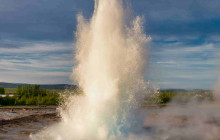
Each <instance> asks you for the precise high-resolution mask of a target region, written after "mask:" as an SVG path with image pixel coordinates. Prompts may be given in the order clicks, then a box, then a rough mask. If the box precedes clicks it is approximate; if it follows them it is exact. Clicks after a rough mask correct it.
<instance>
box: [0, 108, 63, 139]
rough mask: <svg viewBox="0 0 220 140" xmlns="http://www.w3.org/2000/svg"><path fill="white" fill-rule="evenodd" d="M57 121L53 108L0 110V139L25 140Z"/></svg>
mask: <svg viewBox="0 0 220 140" xmlns="http://www.w3.org/2000/svg"><path fill="white" fill-rule="evenodd" d="M58 121H59V117H58V116H57V112H56V108H55V107H16V108H0V139H3V140H26V139H29V135H30V134H34V133H37V132H38V131H40V130H42V129H44V128H45V127H48V126H50V125H52V124H53V123H56V122H58Z"/></svg>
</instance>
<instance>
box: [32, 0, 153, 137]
mask: <svg viewBox="0 0 220 140" xmlns="http://www.w3.org/2000/svg"><path fill="white" fill-rule="evenodd" d="M124 9H125V8H124V7H123V1H122V0H96V1H95V9H94V13H93V16H92V18H91V19H90V20H89V21H88V20H86V19H84V17H83V16H82V15H78V17H77V19H78V26H77V32H76V44H75V46H76V47H75V53H76V54H75V61H76V64H75V67H74V68H73V74H72V77H73V79H74V80H75V82H76V83H77V85H78V86H79V87H80V89H82V91H83V94H81V95H79V96H70V97H69V98H68V99H67V100H65V103H64V104H63V106H61V108H60V115H61V118H62V121H61V122H60V123H58V124H56V125H54V126H53V127H51V128H48V129H47V130H44V131H42V132H40V133H38V134H36V135H34V136H31V138H32V139H45V140H49V139H53V140H88V139H92V140H116V139H120V140H121V139H128V137H132V139H133V137H135V136H132V135H135V133H137V132H138V133H140V132H141V129H142V122H141V120H142V119H141V118H138V116H141V115H136V114H137V113H138V111H137V110H136V109H137V108H138V107H139V106H140V105H141V103H142V101H143V100H144V97H145V94H146V93H147V92H148V88H147V85H148V84H147V83H146V82H145V80H144V77H145V68H146V62H147V46H148V42H149V41H150V38H149V37H147V36H146V35H145V34H144V32H143V27H142V18H141V17H139V16H138V17H136V18H134V19H132V18H131V17H127V15H128V14H127V13H126V11H125V10H124Z"/></svg>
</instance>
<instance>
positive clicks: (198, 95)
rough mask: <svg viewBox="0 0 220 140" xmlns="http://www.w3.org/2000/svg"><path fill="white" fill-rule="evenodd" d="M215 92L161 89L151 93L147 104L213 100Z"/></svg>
mask: <svg viewBox="0 0 220 140" xmlns="http://www.w3.org/2000/svg"><path fill="white" fill-rule="evenodd" d="M213 100H214V99H213V94H212V92H211V91H207V90H161V91H158V92H157V93H154V94H150V95H149V97H147V99H146V101H145V103H146V104H167V103H169V102H171V101H173V102H177V103H180V104H185V103H188V102H190V101H197V102H200V101H213Z"/></svg>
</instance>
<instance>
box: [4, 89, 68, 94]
mask: <svg viewBox="0 0 220 140" xmlns="http://www.w3.org/2000/svg"><path fill="white" fill-rule="evenodd" d="M16 90H17V88H5V93H6V94H14V93H16ZM47 91H49V93H60V92H63V91H64V89H47Z"/></svg>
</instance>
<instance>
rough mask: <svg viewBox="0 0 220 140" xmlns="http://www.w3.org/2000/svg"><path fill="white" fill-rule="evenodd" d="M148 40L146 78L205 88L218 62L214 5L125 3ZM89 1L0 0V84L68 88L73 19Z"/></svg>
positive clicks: (155, 0)
mask: <svg viewBox="0 0 220 140" xmlns="http://www.w3.org/2000/svg"><path fill="white" fill-rule="evenodd" d="M129 3H130V5H131V6H132V8H133V10H134V13H135V14H136V15H142V16H144V17H145V21H146V23H145V32H146V33H147V34H148V35H150V36H151V37H152V43H151V50H150V51H151V53H150V58H149V59H150V61H149V65H148V71H147V73H146V75H147V79H148V80H152V81H153V82H155V83H157V84H158V85H159V86H160V87H161V88H187V89H199V88H202V89H211V88H212V87H213V84H214V83H215V82H216V80H217V77H218V71H217V68H218V63H220V59H219V52H220V46H219V45H220V1H219V0H129ZM93 4H94V3H93V1H92V0H1V1H0V82H19V83H43V84H48V83H50V84H54V83H70V82H71V80H70V78H69V75H70V74H71V71H72V67H73V53H74V52H73V42H74V31H75V30H76V14H77V13H83V14H84V15H85V16H86V17H87V18H88V19H89V17H91V13H92V11H93Z"/></svg>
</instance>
